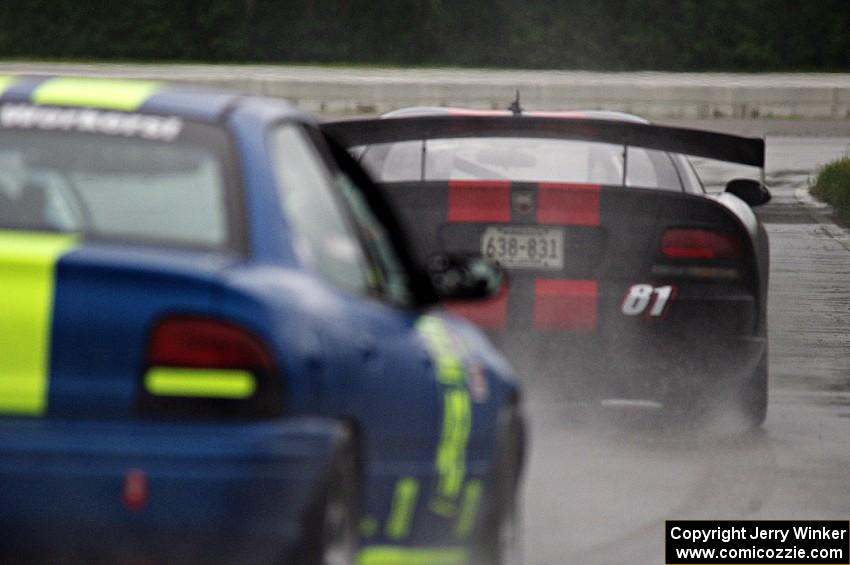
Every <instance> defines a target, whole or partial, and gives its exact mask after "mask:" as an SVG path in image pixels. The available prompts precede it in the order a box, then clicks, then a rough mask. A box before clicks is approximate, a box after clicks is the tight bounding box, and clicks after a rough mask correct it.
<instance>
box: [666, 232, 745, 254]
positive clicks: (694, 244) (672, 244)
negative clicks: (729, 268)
mask: <svg viewBox="0 0 850 565" xmlns="http://www.w3.org/2000/svg"><path fill="white" fill-rule="evenodd" d="M661 253H663V254H664V256H665V257H670V258H671V259H728V258H732V257H738V256H739V255H740V254H741V241H740V239H739V238H738V237H736V236H735V235H733V234H730V233H724V232H718V231H713V230H705V229H694V228H674V229H669V230H667V231H666V232H664V236H663V237H662V238H661Z"/></svg>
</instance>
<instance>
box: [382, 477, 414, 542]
mask: <svg viewBox="0 0 850 565" xmlns="http://www.w3.org/2000/svg"><path fill="white" fill-rule="evenodd" d="M418 496H419V482H418V481H417V480H416V479H412V478H410V477H406V478H404V479H400V480H399V481H398V482H397V483H396V485H395V493H394V494H393V507H392V510H391V511H390V517H389V519H388V520H387V526H386V529H385V533H386V534H387V537H388V538H390V539H391V540H401V539H404V538H406V537H407V535H408V534H409V533H410V522H411V521H412V520H413V513H414V512H415V511H416V498H417V497H418Z"/></svg>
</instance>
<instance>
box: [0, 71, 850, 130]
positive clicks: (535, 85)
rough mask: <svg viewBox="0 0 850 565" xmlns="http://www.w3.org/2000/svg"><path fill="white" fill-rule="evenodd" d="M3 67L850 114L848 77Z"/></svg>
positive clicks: (343, 94)
mask: <svg viewBox="0 0 850 565" xmlns="http://www.w3.org/2000/svg"><path fill="white" fill-rule="evenodd" d="M0 73H2V74H6V73H28V74H29V73H34V74H63V75H83V74H85V75H98V76H118V77H138V78H152V79H161V80H169V81H174V82H181V83H192V84H198V85H207V86H217V87H225V88H229V89H235V90H239V91H243V92H248V93H253V94H260V95H266V96H277V97H281V98H286V99H289V100H291V101H292V102H294V103H295V104H298V105H299V106H300V107H302V108H304V109H305V110H308V111H311V112H317V113H322V114H326V115H339V114H347V115H352V114H375V113H382V112H386V111H389V110H393V109H396V108H401V107H405V106H415V105H451V106H462V107H470V108H487V109H492V108H505V107H507V105H508V104H509V103H510V102H511V101H512V100H513V98H514V95H515V92H516V91H517V90H519V91H520V92H521V96H522V102H523V106H524V107H526V108H529V109H576V108H581V109H608V110H621V111H626V112H632V113H635V114H639V115H642V116H645V117H648V118H686V119H701V118H810V119H846V118H848V117H850V74H726V73H657V72H643V73H634V72H632V73H594V72H584V71H487V70H475V69H472V70H466V69H383V68H336V67H309V66H304V67H300V66H268V65H262V66H259V65H258V66H252V65H245V66H230V65H122V64H91V65H86V64H50V63H5V64H4V63H0Z"/></svg>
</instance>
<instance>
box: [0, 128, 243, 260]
mask: <svg viewBox="0 0 850 565" xmlns="http://www.w3.org/2000/svg"><path fill="white" fill-rule="evenodd" d="M113 114H114V113H113ZM121 116H133V115H132V114H130V115H121ZM71 118H73V116H71ZM68 119H70V118H68ZM151 119H152V120H154V121H152V122H151V123H147V122H144V121H142V122H139V121H138V120H137V121H135V122H134V121H131V120H129V119H127V118H125V120H126V123H123V124H119V123H118V121H115V123H113V124H111V125H112V126H115V127H112V129H109V128H106V127H105V126H108V125H110V124H109V123H108V122H106V121H104V122H103V124H102V125H104V131H103V132H92V131H80V129H81V128H74V127H68V128H64V129H63V128H58V127H48V126H51V125H53V124H52V123H45V124H40V123H37V122H36V123H25V124H23V125H24V126H31V127H21V124H20V123H13V124H12V125H13V127H2V128H0V229H6V230H9V229H11V230H26V231H56V232H64V233H73V234H78V235H80V236H82V237H83V238H91V239H106V240H115V241H122V242H130V243H143V244H159V245H165V246H179V247H198V248H204V249H214V250H219V249H228V248H234V247H236V246H237V242H238V237H237V236H238V231H239V230H238V229H237V226H238V222H237V221H236V220H237V219H238V217H239V215H238V214H237V213H236V210H235V208H237V207H238V199H237V198H238V195H236V194H234V190H235V189H234V186H233V185H234V184H235V183H234V182H233V180H232V177H233V172H232V171H233V166H232V163H231V162H230V161H231V157H230V156H229V154H230V150H229V141H228V136H227V134H226V133H225V132H224V131H223V130H221V129H220V128H218V127H215V126H212V125H207V124H199V123H186V122H183V121H181V120H179V119H178V118H171V121H170V122H166V121H162V120H166V118H157V117H152V118H151ZM157 119H159V120H161V121H160V129H159V130H157V129H156V128H155V127H153V126H156V125H157V123H156V122H155V120H157ZM69 123H70V122H69ZM139 123H141V124H142V127H137V129H136V130H134V129H133V128H132V127H131V126H133V125H134V124H139ZM145 124H147V125H145ZM4 125H6V124H5V123H4ZM119 126H120V127H119ZM144 127H147V129H144ZM167 128H170V129H167ZM104 132H106V133H109V134H110V135H106V134H104Z"/></svg>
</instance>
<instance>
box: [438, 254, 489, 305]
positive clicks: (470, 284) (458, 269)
mask: <svg viewBox="0 0 850 565" xmlns="http://www.w3.org/2000/svg"><path fill="white" fill-rule="evenodd" d="M428 275H429V277H430V278H431V284H432V285H433V287H434V290H435V291H436V293H437V298H438V299H439V300H441V301H446V300H477V299H482V298H489V297H491V296H493V295H495V294H496V293H497V292H498V291H499V289H500V288H501V286H502V280H503V279H504V272H503V271H502V269H501V268H500V267H499V265H497V264H496V263H494V262H492V261H490V260H489V259H485V258H484V257H482V256H481V255H453V254H446V253H438V254H436V255H433V256H431V258H430V259H429V260H428Z"/></svg>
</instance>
